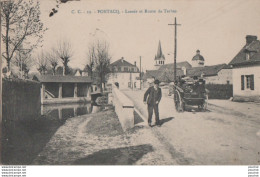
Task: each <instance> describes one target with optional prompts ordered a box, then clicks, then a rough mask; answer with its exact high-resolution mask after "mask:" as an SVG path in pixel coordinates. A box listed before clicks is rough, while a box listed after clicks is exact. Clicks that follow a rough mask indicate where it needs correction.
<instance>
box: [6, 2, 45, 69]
mask: <svg viewBox="0 0 260 177" xmlns="http://www.w3.org/2000/svg"><path fill="white" fill-rule="evenodd" d="M1 16H2V18H3V19H2V26H3V33H2V39H3V43H4V47H5V51H4V52H3V53H2V56H3V58H5V59H6V61H7V68H8V70H9V71H10V62H11V60H12V58H13V57H14V54H15V52H16V51H17V50H18V49H19V47H20V46H21V45H23V46H24V48H26V49H27V50H28V51H30V52H31V51H32V50H33V49H35V48H37V46H38V45H39V44H40V43H41V42H42V37H43V34H44V32H45V31H46V30H47V29H44V28H43V23H42V22H41V21H40V3H39V2H36V3H34V2H33V1H32V0H30V1H24V0H17V1H4V2H1Z"/></svg>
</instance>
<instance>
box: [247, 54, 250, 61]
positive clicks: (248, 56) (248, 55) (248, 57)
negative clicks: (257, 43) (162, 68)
mask: <svg viewBox="0 0 260 177" xmlns="http://www.w3.org/2000/svg"><path fill="white" fill-rule="evenodd" d="M249 59H250V53H249V52H246V60H249Z"/></svg>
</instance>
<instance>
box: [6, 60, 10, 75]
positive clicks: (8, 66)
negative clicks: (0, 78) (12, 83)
mask: <svg viewBox="0 0 260 177" xmlns="http://www.w3.org/2000/svg"><path fill="white" fill-rule="evenodd" d="M6 62H7V72H10V71H11V67H10V60H9V59H6Z"/></svg>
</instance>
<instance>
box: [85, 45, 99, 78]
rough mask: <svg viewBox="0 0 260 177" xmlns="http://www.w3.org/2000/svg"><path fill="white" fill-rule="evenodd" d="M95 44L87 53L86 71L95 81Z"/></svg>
mask: <svg viewBox="0 0 260 177" xmlns="http://www.w3.org/2000/svg"><path fill="white" fill-rule="evenodd" d="M95 47H96V46H95V44H92V45H90V46H89V48H88V53H87V64H86V66H85V70H86V71H87V72H88V75H89V76H90V77H91V79H93V70H94V66H95V60H96V50H95Z"/></svg>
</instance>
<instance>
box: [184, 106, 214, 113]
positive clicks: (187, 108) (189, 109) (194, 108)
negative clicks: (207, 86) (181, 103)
mask: <svg viewBox="0 0 260 177" xmlns="http://www.w3.org/2000/svg"><path fill="white" fill-rule="evenodd" d="M185 111H186V112H192V113H194V114H195V113H197V112H211V111H210V110H209V109H206V110H203V109H199V108H198V107H197V106H191V105H186V106H185Z"/></svg>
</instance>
